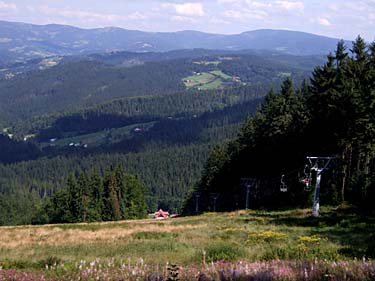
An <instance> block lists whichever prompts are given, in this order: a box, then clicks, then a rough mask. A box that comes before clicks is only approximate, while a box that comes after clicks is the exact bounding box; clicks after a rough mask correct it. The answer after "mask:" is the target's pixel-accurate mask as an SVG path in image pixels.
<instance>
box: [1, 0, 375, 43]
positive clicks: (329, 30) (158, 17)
mask: <svg viewBox="0 0 375 281" xmlns="http://www.w3.org/2000/svg"><path fill="white" fill-rule="evenodd" d="M0 19H1V20H7V21H19V22H27V23H35V24H48V23H58V24H67V25H73V26H78V27H83V28H95V27H105V26H118V27H122V28H127V29H137V30H145V31H153V32H156V31H179V30H199V31H204V32H211V33H224V34H235V33H240V32H244V31H249V30H254V29H261V28H272V29H289V30H298V31H305V32H311V33H315V34H321V35H326V36H331V37H336V38H344V39H349V40H352V39H354V38H355V37H356V36H357V35H359V34H360V35H361V36H363V37H364V38H365V39H366V40H368V41H373V40H375V0H357V1H349V0H331V1H330V0H321V1H318V0H265V1H263V0H201V1H197V0H189V1H178V0H170V1H169V0H167V1H160V0H135V1H133V0H132V1H128V0H27V1H26V0H0Z"/></svg>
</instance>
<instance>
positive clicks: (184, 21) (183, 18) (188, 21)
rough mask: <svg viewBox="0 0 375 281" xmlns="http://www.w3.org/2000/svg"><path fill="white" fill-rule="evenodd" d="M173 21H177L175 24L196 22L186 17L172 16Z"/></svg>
mask: <svg viewBox="0 0 375 281" xmlns="http://www.w3.org/2000/svg"><path fill="white" fill-rule="evenodd" d="M171 20H172V21H175V22H183V23H193V22H194V20H193V19H192V18H189V17H184V16H172V17H171Z"/></svg>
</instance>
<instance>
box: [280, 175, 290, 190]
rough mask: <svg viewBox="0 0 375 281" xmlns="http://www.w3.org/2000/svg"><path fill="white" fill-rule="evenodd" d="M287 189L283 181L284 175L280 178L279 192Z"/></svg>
mask: <svg viewBox="0 0 375 281" xmlns="http://www.w3.org/2000/svg"><path fill="white" fill-rule="evenodd" d="M287 191H288V186H287V185H286V184H285V182H284V175H282V176H281V180H280V192H287Z"/></svg>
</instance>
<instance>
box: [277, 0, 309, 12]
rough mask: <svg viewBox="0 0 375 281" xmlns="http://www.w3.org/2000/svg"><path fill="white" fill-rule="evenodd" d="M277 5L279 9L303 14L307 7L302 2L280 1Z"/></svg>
mask: <svg viewBox="0 0 375 281" xmlns="http://www.w3.org/2000/svg"><path fill="white" fill-rule="evenodd" d="M275 4H276V5H277V6H278V7H279V8H281V9H284V10H287V11H298V12H302V11H303V10H304V9H305V5H304V4H303V3H302V2H294V1H287V0H279V1H275Z"/></svg>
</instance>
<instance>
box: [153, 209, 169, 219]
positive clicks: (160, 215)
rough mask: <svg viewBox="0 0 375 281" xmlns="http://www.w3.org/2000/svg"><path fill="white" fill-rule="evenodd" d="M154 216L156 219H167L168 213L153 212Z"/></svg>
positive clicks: (161, 211)
mask: <svg viewBox="0 0 375 281" xmlns="http://www.w3.org/2000/svg"><path fill="white" fill-rule="evenodd" d="M154 216H155V218H156V219H159V218H160V219H164V218H168V217H169V212H166V211H163V210H162V209H160V210H159V211H157V212H155V213H154Z"/></svg>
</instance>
